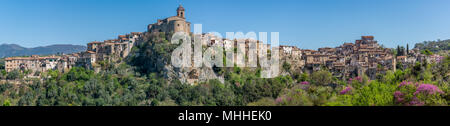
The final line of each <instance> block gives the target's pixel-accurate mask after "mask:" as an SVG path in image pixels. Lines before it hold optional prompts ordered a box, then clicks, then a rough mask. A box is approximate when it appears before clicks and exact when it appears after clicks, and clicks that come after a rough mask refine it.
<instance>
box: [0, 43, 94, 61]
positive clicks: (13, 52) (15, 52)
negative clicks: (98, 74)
mask: <svg viewBox="0 0 450 126" xmlns="http://www.w3.org/2000/svg"><path fill="white" fill-rule="evenodd" d="M85 50H86V46H82V45H70V44H60V45H50V46H40V47H35V48H26V47H22V46H20V45H17V44H2V45H0V58H4V57H13V56H30V55H50V54H57V53H65V54H70V53H75V52H81V51H85Z"/></svg>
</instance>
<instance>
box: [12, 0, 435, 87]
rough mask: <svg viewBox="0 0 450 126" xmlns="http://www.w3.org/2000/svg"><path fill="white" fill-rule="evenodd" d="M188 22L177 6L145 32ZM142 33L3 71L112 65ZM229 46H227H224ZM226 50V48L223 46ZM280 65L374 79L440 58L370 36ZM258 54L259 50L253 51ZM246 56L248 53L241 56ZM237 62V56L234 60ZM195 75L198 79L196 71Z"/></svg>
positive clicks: (185, 28)
mask: <svg viewBox="0 0 450 126" xmlns="http://www.w3.org/2000/svg"><path fill="white" fill-rule="evenodd" d="M190 27H191V26H190V23H189V22H187V21H186V18H185V9H184V8H183V7H182V6H181V5H180V7H178V8H177V16H172V17H169V18H166V19H163V20H158V21H157V23H155V24H150V25H149V26H148V31H147V32H189V33H190ZM144 34H145V33H142V32H132V33H130V34H126V35H119V36H118V37H117V39H112V40H105V41H103V42H98V41H94V42H90V43H88V44H87V50H86V51H84V52H79V53H74V54H65V55H64V54H63V55H57V56H56V55H53V56H45V57H44V56H37V55H33V56H31V57H9V58H6V59H5V69H6V71H7V72H10V71H13V70H17V69H20V70H31V71H40V72H45V71H47V70H53V69H57V70H59V71H62V72H65V71H67V70H69V69H71V68H72V67H74V66H81V67H85V68H91V69H92V68H95V67H96V66H98V63H99V62H101V61H110V62H114V61H117V60H120V59H122V58H125V57H127V56H128V55H129V53H130V52H131V49H132V48H133V46H134V45H135V44H136V43H137V41H139V40H141V38H143V35H144ZM201 37H202V38H208V39H202V44H203V46H206V47H208V46H212V45H215V44H221V45H227V44H224V43H223V42H226V41H225V39H222V38H217V37H216V36H214V35H212V34H201ZM238 41H240V40H234V41H231V42H234V47H237V44H238ZM251 41H253V40H251V39H245V40H243V42H245V43H244V44H245V51H249V50H250V48H252V47H251V46H250V45H249V43H250V42H251ZM255 41H256V45H257V46H261V45H262V46H265V47H266V48H270V47H271V46H270V45H269V44H262V43H260V42H259V41H257V40H255ZM228 45H229V44H228ZM225 48H227V47H225ZM277 48H278V49H279V51H280V52H279V55H280V60H281V62H280V63H283V64H285V63H287V64H289V66H290V67H291V68H290V70H291V71H294V72H306V71H307V72H313V71H317V70H321V69H328V70H329V71H331V72H332V73H333V74H334V75H335V76H338V77H343V78H345V77H351V76H359V75H363V74H364V75H367V76H368V77H370V78H372V79H373V78H375V77H376V74H377V73H383V72H386V71H388V70H394V71H395V70H396V69H397V68H396V67H397V62H400V63H402V64H403V65H404V67H406V66H407V65H409V64H414V63H415V62H417V61H427V62H435V61H439V59H442V57H440V56H438V55H432V56H427V55H424V54H421V53H420V52H419V50H418V49H413V50H409V51H408V52H407V54H406V55H403V56H394V55H393V52H391V49H388V48H383V47H381V46H380V45H379V44H378V43H377V41H376V40H375V39H374V37H373V36H362V37H361V39H360V40H356V42H355V43H344V44H343V45H340V46H338V47H335V48H329V47H326V48H319V49H318V50H309V49H300V48H298V47H295V46H279V47H277ZM256 49H257V50H256V51H257V52H258V53H259V51H260V50H259V49H260V47H257V48H256ZM245 54H248V53H245ZM234 58H235V59H236V60H235V61H238V60H237V58H238V57H236V56H235V57H234ZM191 73H197V75H195V76H199V75H198V74H199V73H198V72H191Z"/></svg>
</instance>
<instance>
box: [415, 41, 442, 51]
mask: <svg viewBox="0 0 450 126" xmlns="http://www.w3.org/2000/svg"><path fill="white" fill-rule="evenodd" d="M415 48H418V49H420V50H427V49H428V50H430V51H432V52H435V53H436V52H439V51H442V50H450V39H447V40H437V41H425V42H422V43H417V44H416V46H415Z"/></svg>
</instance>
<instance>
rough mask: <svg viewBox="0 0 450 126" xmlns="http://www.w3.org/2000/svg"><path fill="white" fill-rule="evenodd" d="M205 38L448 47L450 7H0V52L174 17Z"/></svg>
mask: <svg viewBox="0 0 450 126" xmlns="http://www.w3.org/2000/svg"><path fill="white" fill-rule="evenodd" d="M180 3H181V4H182V5H183V6H184V7H185V8H186V17H187V20H188V21H190V22H191V23H193V24H203V32H210V31H217V32H220V33H222V35H225V32H238V31H241V32H250V31H254V32H279V33H280V41H281V42H280V43H281V44H284V45H295V46H298V47H300V48H309V49H316V48H318V47H326V46H328V47H335V46H337V45H340V44H342V43H344V42H354V41H355V40H356V39H359V38H360V36H362V35H374V36H375V39H377V40H378V41H379V43H381V44H384V45H385V46H387V47H396V46H397V45H406V43H409V44H410V45H413V44H414V43H416V42H421V41H425V40H437V39H442V40H443V39H450V7H449V6H450V0H0V44H1V43H10V44H11V43H14V44H19V45H22V46H26V47H36V46H44V45H51V44H77V45H85V44H86V43H88V42H90V41H95V40H98V41H102V40H105V39H112V38H115V37H116V36H117V35H119V34H125V33H129V32H143V31H145V30H146V27H147V25H148V24H151V23H154V22H156V20H157V19H162V18H165V17H169V16H174V15H176V11H175V10H176V8H177V7H178V5H179V4H180Z"/></svg>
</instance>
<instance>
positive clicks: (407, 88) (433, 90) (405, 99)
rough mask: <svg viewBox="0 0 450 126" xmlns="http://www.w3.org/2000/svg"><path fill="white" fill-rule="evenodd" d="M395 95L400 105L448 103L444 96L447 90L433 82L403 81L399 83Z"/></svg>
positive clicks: (396, 101)
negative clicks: (444, 90)
mask: <svg viewBox="0 0 450 126" xmlns="http://www.w3.org/2000/svg"><path fill="white" fill-rule="evenodd" d="M393 95H394V100H395V103H396V104H398V105H407V106H425V105H431V106H436V105H447V101H446V100H445V99H444V98H443V96H444V95H445V92H443V91H442V90H441V89H439V87H438V86H436V85H433V84H422V83H414V82H407V81H403V82H401V83H400V84H399V86H398V87H397V90H396V91H395V92H394V94H393Z"/></svg>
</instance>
